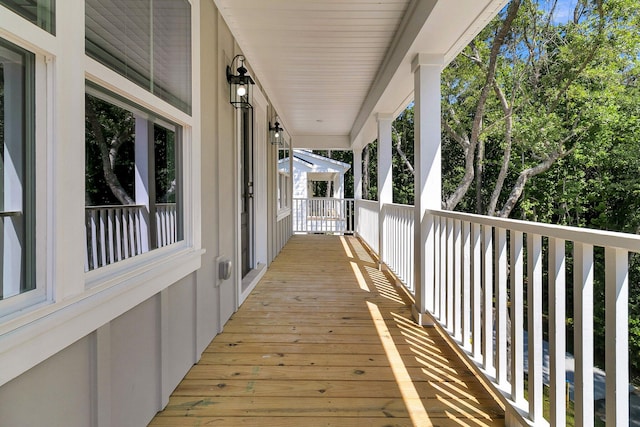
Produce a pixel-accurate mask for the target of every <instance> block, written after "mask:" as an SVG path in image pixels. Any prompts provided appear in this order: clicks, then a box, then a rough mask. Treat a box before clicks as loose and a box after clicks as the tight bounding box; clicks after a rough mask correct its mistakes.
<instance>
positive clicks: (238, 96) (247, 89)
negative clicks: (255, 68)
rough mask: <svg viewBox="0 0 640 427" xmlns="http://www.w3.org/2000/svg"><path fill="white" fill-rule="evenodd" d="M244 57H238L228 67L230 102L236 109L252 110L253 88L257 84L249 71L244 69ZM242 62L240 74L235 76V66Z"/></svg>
mask: <svg viewBox="0 0 640 427" xmlns="http://www.w3.org/2000/svg"><path fill="white" fill-rule="evenodd" d="M244 60H245V58H244V56H243V55H236V56H235V57H234V58H233V61H231V65H227V82H229V102H230V103H231V105H233V106H234V107H235V108H251V99H252V98H251V92H252V86H253V85H254V84H256V82H254V81H253V79H252V78H251V76H250V75H248V74H247V69H246V68H245V67H244ZM238 61H239V62H240V66H239V67H238V68H237V71H238V74H237V75H236V74H233V71H232V69H233V64H237V63H238Z"/></svg>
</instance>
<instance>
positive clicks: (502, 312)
mask: <svg viewBox="0 0 640 427" xmlns="http://www.w3.org/2000/svg"><path fill="white" fill-rule="evenodd" d="M357 205H358V207H359V208H358V220H357V221H358V234H359V235H360V237H361V238H363V239H364V240H365V241H366V242H367V243H368V244H369V245H370V246H371V247H372V248H373V249H374V250H379V247H378V242H377V239H378V236H377V234H379V233H378V229H379V222H378V215H377V213H378V211H379V208H378V204H377V202H367V201H360V200H358V201H357ZM374 206H375V207H374ZM380 214H381V215H383V218H382V221H383V230H384V231H383V235H382V241H383V244H384V247H383V249H382V252H383V259H382V262H383V263H384V264H385V265H386V266H387V267H388V268H389V269H390V270H392V271H393V272H394V273H395V274H396V275H397V276H398V278H399V279H400V280H401V281H402V282H403V283H404V285H405V286H406V287H407V289H408V290H409V291H410V292H411V293H412V294H415V289H414V284H413V265H414V260H413V240H414V238H413V232H414V216H413V207H412V206H402V205H395V204H388V205H385V206H384V208H383V209H382V212H381V213H380ZM426 220H427V223H428V224H427V228H428V229H429V230H430V236H429V238H428V240H427V241H428V242H429V243H428V247H427V248H426V251H425V252H426V258H427V263H428V265H430V267H428V268H429V269H430V270H432V271H433V272H434V274H433V277H427V278H426V280H427V285H426V291H427V298H426V299H427V305H428V307H427V309H428V311H429V312H430V313H431V314H432V315H433V317H434V319H435V320H436V321H437V322H439V323H440V325H441V326H442V327H443V328H444V329H445V330H446V331H447V332H448V333H449V334H450V336H451V337H452V339H453V341H454V342H456V343H457V344H458V345H459V347H460V348H461V349H462V350H463V352H464V353H465V354H466V355H467V357H468V358H469V360H470V361H472V362H473V363H474V364H475V365H476V366H477V368H478V371H479V373H481V374H482V375H484V376H485V377H486V378H487V379H488V380H489V381H490V382H491V383H492V384H493V385H494V387H495V389H496V390H497V391H499V392H500V393H501V395H502V396H503V399H504V402H505V404H506V405H507V406H508V407H510V408H511V409H510V410H508V411H507V412H508V414H509V415H508V417H507V425H523V424H524V425H526V424H529V425H536V426H537V425H548V424H549V423H550V424H551V425H554V426H560V425H565V423H566V407H567V403H568V402H567V372H570V369H569V366H568V364H567V363H566V360H567V359H566V353H565V352H566V348H565V342H566V318H567V314H566V312H565V307H566V295H567V290H568V289H569V288H573V300H574V304H573V307H574V308H573V310H574V316H573V320H574V340H573V347H574V354H575V370H574V384H575V386H573V385H571V387H570V388H571V391H570V393H571V396H572V400H573V401H574V402H575V403H574V411H575V422H576V424H575V425H593V422H594V417H595V414H594V408H595V403H594V398H595V396H594V356H593V355H594V339H593V337H594V323H593V312H594V303H595V304H596V306H598V304H602V305H601V306H600V307H604V312H605V313H606V319H605V323H606V326H605V329H606V342H605V348H606V366H605V373H606V387H605V386H604V385H603V387H604V388H605V389H606V391H605V393H604V394H605V397H606V419H607V424H609V423H611V425H625V426H626V425H629V368H628V367H629V346H628V321H629V320H628V289H629V278H628V274H629V269H628V258H629V256H630V254H631V253H637V252H640V237H638V236H635V235H628V234H622V233H612V232H605V231H596V230H590V229H582V228H575V227H562V226H555V225H548V224H540V223H533V222H525V221H515V220H508V219H501V218H493V217H485V216H479V215H470V214H463V213H458V212H449V211H440V210H432V211H428V212H427V219H426ZM594 248H596V250H595V251H594ZM598 253H602V254H603V256H600V255H598V256H594V254H598ZM601 258H603V259H604V260H603V261H598V260H599V259H601ZM568 266H569V267H568ZM568 271H572V272H573V273H572V275H569V274H568V273H567V272H568ZM596 274H598V275H599V276H601V277H604V278H605V295H604V301H601V300H598V299H597V298H596V300H595V301H594V284H593V281H594V275H596ZM567 282H568V283H567ZM571 282H572V284H571ZM543 295H548V303H547V304H548V319H547V318H544V319H543ZM525 325H526V327H525ZM546 329H548V334H547V335H548V354H545V353H544V352H543V348H545V343H543V331H545V330H546ZM527 331H528V333H527ZM525 337H526V339H525ZM543 366H544V368H543ZM569 377H570V376H569ZM525 379H526V380H527V382H528V386H527V387H528V389H527V392H528V393H527V394H528V397H527V399H525ZM543 386H545V387H549V394H548V395H549V397H547V398H545V397H543ZM545 400H549V407H550V416H549V420H545V418H544V417H543V405H544V404H545V403H544V402H545Z"/></svg>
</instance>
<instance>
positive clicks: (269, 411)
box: [150, 235, 504, 427]
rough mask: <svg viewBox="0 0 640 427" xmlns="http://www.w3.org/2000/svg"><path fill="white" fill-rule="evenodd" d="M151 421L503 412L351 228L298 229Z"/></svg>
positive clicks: (307, 426)
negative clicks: (414, 314)
mask: <svg viewBox="0 0 640 427" xmlns="http://www.w3.org/2000/svg"><path fill="white" fill-rule="evenodd" d="M150 425H151V426H157V427H159V426H165V427H166V426H173V427H175V426H205V425H206V426H209V425H212V426H233V427H238V426H248V427H250V426H260V427H265V426H266V427H270V426H277V427H289V426H291V427H294V426H295V427H300V426H302V427H315V426H366V427H383V426H384V427H391V426H429V425H437V426H454V425H455V426H458V425H466V426H484V425H504V411H503V410H502V408H501V407H500V406H499V405H498V404H497V403H496V401H495V400H494V399H493V398H492V396H491V395H490V394H488V393H487V392H486V391H485V389H484V388H483V387H482V385H481V384H480V383H479V381H478V380H477V379H476V377H475V376H474V375H473V374H472V373H471V371H470V370H469V369H468V367H467V366H466V365H465V364H464V363H463V362H462V360H461V359H460V358H459V357H458V356H457V354H456V353H455V352H454V351H453V350H452V349H451V348H450V347H449V345H448V344H447V342H446V341H445V340H444V338H443V337H442V336H441V335H440V334H439V332H438V331H437V330H436V329H435V328H419V327H417V326H415V324H414V323H413V322H412V321H411V316H410V310H409V306H408V305H407V304H406V297H403V296H402V293H399V292H398V291H397V289H396V288H395V287H394V286H393V285H392V284H390V282H389V280H388V278H387V277H386V275H385V274H383V273H381V272H380V271H378V270H377V268H376V265H375V264H374V263H373V259H372V258H371V257H370V255H369V254H368V253H367V251H366V250H365V249H364V248H363V247H362V245H361V244H360V242H359V241H358V240H357V239H356V238H354V237H336V236H319V235H310V236H294V237H293V238H292V239H291V240H290V242H289V243H288V244H287V246H286V247H285V248H284V250H283V252H282V253H281V254H280V255H279V256H278V257H277V259H276V260H275V261H274V263H273V264H272V265H271V267H270V268H269V271H268V272H267V273H266V275H265V276H264V278H263V279H262V281H261V282H260V283H259V284H258V286H257V288H256V290H255V291H254V292H253V293H252V294H251V295H250V296H249V298H248V299H247V300H246V301H245V303H244V304H243V305H242V307H241V308H240V310H239V311H238V312H237V313H236V314H234V315H233V317H232V319H231V320H230V321H229V322H228V323H227V325H226V326H225V328H224V332H223V333H222V334H220V335H218V336H217V337H216V338H215V339H214V340H213V342H212V343H211V344H210V345H209V347H208V349H207V350H206V352H205V354H204V355H203V357H202V359H201V361H200V362H199V363H198V364H197V365H195V366H194V367H193V368H192V369H191V371H190V372H189V373H188V374H187V375H186V377H185V378H184V380H183V381H182V382H181V383H180V385H179V386H178V387H177V389H176V390H175V392H174V393H173V395H172V396H171V399H170V401H169V405H168V406H167V407H166V409H165V410H164V411H162V412H160V413H158V415H157V416H156V417H155V418H154V419H153V420H152V422H151V424H150Z"/></svg>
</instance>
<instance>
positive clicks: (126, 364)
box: [0, 0, 291, 427]
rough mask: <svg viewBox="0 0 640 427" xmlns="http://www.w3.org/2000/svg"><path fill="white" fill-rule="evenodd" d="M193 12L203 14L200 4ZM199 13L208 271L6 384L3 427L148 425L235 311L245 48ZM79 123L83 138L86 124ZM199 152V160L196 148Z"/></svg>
mask: <svg viewBox="0 0 640 427" xmlns="http://www.w3.org/2000/svg"><path fill="white" fill-rule="evenodd" d="M192 4H193V5H195V6H197V7H199V6H198V5H200V2H199V1H197V0H196V1H193V2H192ZM201 7H202V9H201V17H202V21H203V22H206V25H202V27H201V28H200V27H198V28H200V30H201V44H196V46H199V47H200V48H201V62H196V63H194V66H197V65H198V64H199V66H200V71H201V73H202V75H203V76H205V78H204V79H202V82H201V84H199V83H196V82H194V87H200V90H201V98H202V101H201V110H200V111H201V118H202V123H201V127H200V123H196V124H195V125H194V129H193V131H192V132H193V134H194V135H196V136H200V135H201V141H200V140H197V141H196V140H194V141H193V144H194V145H198V147H197V149H198V150H201V151H200V152H199V153H200V155H199V157H198V158H197V159H196V160H197V161H199V162H200V163H199V164H197V165H194V166H193V167H194V170H200V171H201V172H200V175H199V176H198V177H197V182H196V183H194V185H193V187H194V194H195V195H196V197H199V194H198V192H199V191H201V200H200V201H198V200H197V199H196V203H195V207H196V208H198V209H199V210H200V211H199V212H195V213H194V215H195V216H197V217H200V218H201V223H200V224H196V227H195V229H194V233H196V235H195V236H194V239H193V240H194V241H195V242H196V244H197V243H198V242H201V244H202V248H203V249H204V250H205V254H204V255H203V258H202V266H201V268H200V269H199V270H197V271H196V272H194V273H192V274H190V275H188V276H186V277H184V278H183V279H181V280H179V281H178V282H176V283H174V284H173V285H171V286H169V287H167V288H165V289H163V290H161V291H160V292H158V293H156V294H155V295H153V296H152V297H150V298H148V299H146V300H145V301H143V302H142V303H140V304H138V305H137V306H135V307H133V308H131V309H128V311H125V312H124V313H123V314H121V315H119V316H118V317H116V318H113V317H112V318H110V319H108V320H107V321H106V323H102V326H100V327H99V328H98V329H97V330H95V331H93V332H90V333H89V334H88V335H85V336H83V337H81V338H80V339H79V340H78V341H76V342H75V343H73V344H71V345H69V346H68V347H66V348H63V349H62V350H60V351H59V352H58V353H56V354H54V355H53V356H51V357H49V358H48V359H46V360H44V361H43V362H42V363H40V364H38V365H37V366H35V367H32V368H31V369H29V370H27V371H26V372H24V373H23V374H21V375H19V376H17V377H16V378H14V379H13V380H11V381H9V382H8V383H6V384H4V385H3V386H1V387H0V425H3V426H4V425H7V426H12V427H22V426H41V425H42V426H44V425H46V426H64V427H76V426H77V427H87V426H96V427H120V426H144V425H146V424H147V423H148V422H149V421H150V420H151V418H152V417H153V416H154V415H155V414H156V412H157V411H158V410H160V409H162V407H163V406H164V405H165V404H166V403H167V401H168V398H169V395H170V393H171V392H172V391H173V389H174V388H175V386H176V385H177V384H178V382H179V381H180V380H181V379H182V378H183V376H184V375H185V374H186V372H187V370H188V369H189V368H190V367H191V366H192V365H193V364H194V363H195V362H196V361H197V360H198V359H199V358H200V356H201V353H202V352H203V350H204V349H205V348H206V346H207V345H208V344H209V342H210V341H211V339H212V338H214V337H215V335H216V334H217V333H219V332H220V331H221V330H222V326H223V325H224V323H225V322H226V321H227V320H228V318H229V317H230V316H231V314H233V312H234V311H235V310H236V309H237V292H238V282H239V277H238V273H237V271H238V270H237V269H238V263H237V262H236V259H235V254H236V253H237V244H238V236H237V234H236V231H235V230H236V226H237V203H236V201H237V191H236V190H237V188H236V185H237V183H236V181H235V179H234V177H235V176H236V174H237V160H238V159H237V148H236V138H235V111H234V109H233V108H232V107H231V106H230V104H229V99H228V96H229V87H228V84H227V82H226V76H225V67H226V65H227V64H229V63H230V62H231V59H232V58H233V56H234V55H235V54H236V53H238V49H237V46H236V44H235V41H234V39H233V37H232V36H231V33H230V32H229V30H228V28H227V26H226V24H225V23H224V21H223V20H222V18H221V17H220V16H219V14H218V11H217V10H216V8H215V6H214V4H213V2H210V1H203V2H202V4H201ZM61 22H63V21H61ZM194 25H197V23H194ZM82 44H83V46H84V41H83V40H82ZM256 77H259V76H254V78H256ZM269 108H270V107H269ZM195 109H196V108H194V110H195ZM79 123H81V125H82V132H84V125H83V121H82V120H81V121H80V122H79ZM82 143H84V142H83V141H82ZM194 153H198V151H196V150H195V148H194ZM268 156H269V158H270V159H271V160H272V161H270V162H269V166H268V170H267V173H268V174H269V176H271V175H274V176H275V173H276V165H275V161H276V154H275V149H271V150H268ZM194 157H196V156H194ZM74 158H76V157H74ZM77 159H81V157H77ZM81 163H82V165H84V160H82V161H81ZM187 167H189V166H188V165H185V168H187ZM76 169H77V168H76ZM74 170H75V169H74ZM75 181H77V179H76V180H75ZM268 192H269V199H268V204H267V205H268V209H269V212H267V213H262V215H264V214H267V215H268V216H269V218H270V220H269V224H268V227H269V230H270V231H269V236H270V238H273V242H270V248H271V250H270V252H269V255H268V258H269V259H268V262H270V261H271V260H272V259H273V258H274V257H275V256H276V255H277V253H278V252H279V251H280V249H281V248H282V246H283V245H284V243H285V242H286V241H287V240H288V238H289V236H290V235H291V217H290V216H289V217H288V218H282V219H281V220H280V221H279V222H278V223H277V224H276V218H275V212H271V210H273V209H274V208H275V204H274V201H273V200H272V199H275V179H272V180H270V184H269V185H268ZM79 199H80V200H82V197H80V196H79ZM80 212H82V209H81V210H80ZM259 215H260V214H259ZM80 223H81V222H80ZM75 227H76V228H77V226H75ZM200 230H201V232H200ZM76 240H77V239H76ZM219 256H226V257H228V258H230V259H232V260H233V263H234V273H233V274H232V277H231V278H230V279H229V280H226V281H222V282H221V281H219V280H218V277H217V266H216V259H217V258H218V257H219ZM76 262H77V259H76ZM82 268H83V265H82V263H80V264H78V269H79V270H82ZM147 281H148V282H152V281H157V279H154V280H151V279H148V280H147ZM143 285H144V286H146V283H143ZM0 338H2V337H0Z"/></svg>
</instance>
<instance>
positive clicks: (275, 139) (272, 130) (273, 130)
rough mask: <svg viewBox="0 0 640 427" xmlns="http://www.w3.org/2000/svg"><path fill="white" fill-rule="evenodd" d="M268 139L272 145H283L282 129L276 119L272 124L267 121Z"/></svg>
mask: <svg viewBox="0 0 640 427" xmlns="http://www.w3.org/2000/svg"><path fill="white" fill-rule="evenodd" d="M269 139H270V140H271V143H272V144H273V145H276V144H277V145H284V129H282V128H281V127H280V123H278V120H277V119H276V122H275V124H274V125H273V126H271V122H269Z"/></svg>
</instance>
